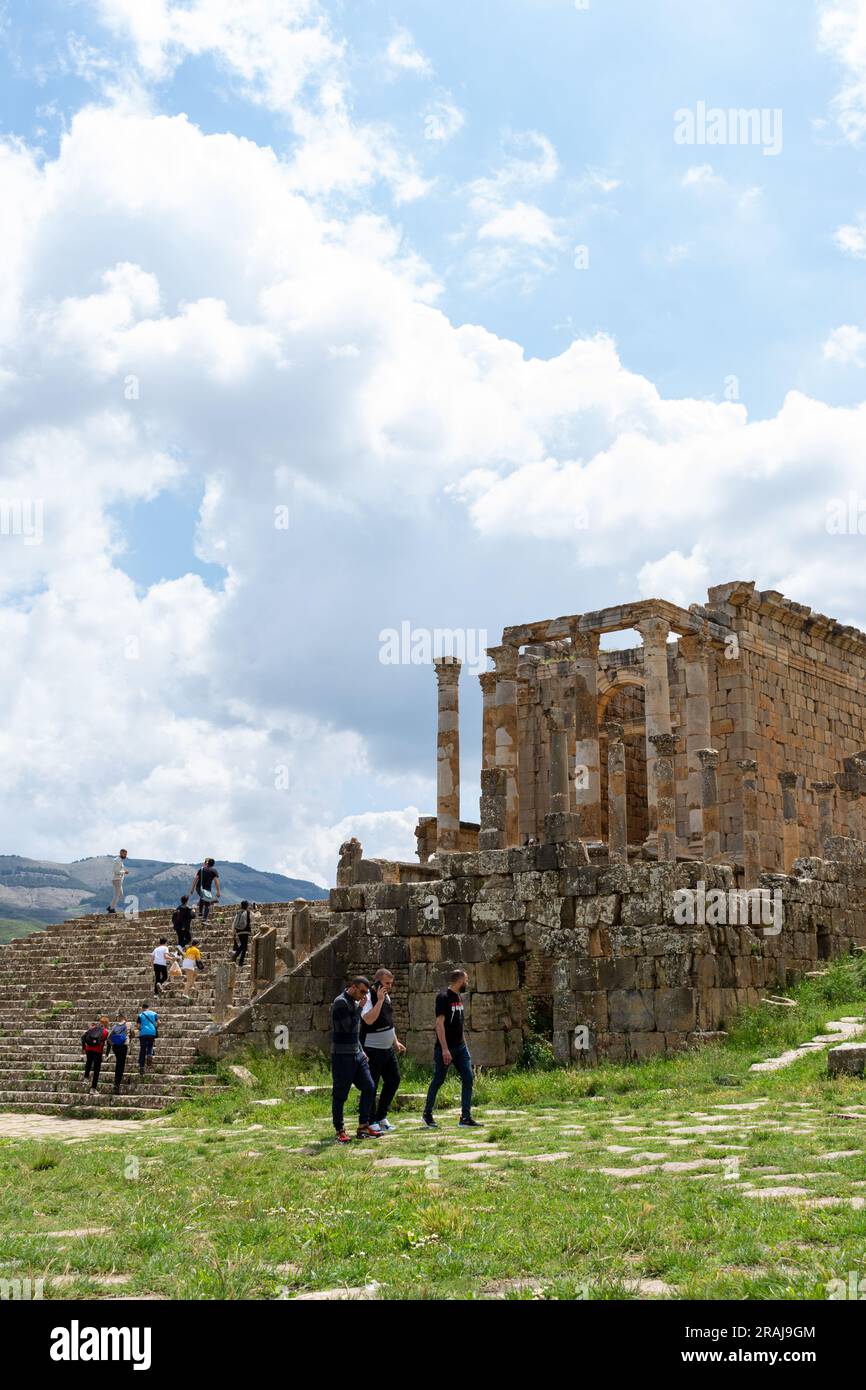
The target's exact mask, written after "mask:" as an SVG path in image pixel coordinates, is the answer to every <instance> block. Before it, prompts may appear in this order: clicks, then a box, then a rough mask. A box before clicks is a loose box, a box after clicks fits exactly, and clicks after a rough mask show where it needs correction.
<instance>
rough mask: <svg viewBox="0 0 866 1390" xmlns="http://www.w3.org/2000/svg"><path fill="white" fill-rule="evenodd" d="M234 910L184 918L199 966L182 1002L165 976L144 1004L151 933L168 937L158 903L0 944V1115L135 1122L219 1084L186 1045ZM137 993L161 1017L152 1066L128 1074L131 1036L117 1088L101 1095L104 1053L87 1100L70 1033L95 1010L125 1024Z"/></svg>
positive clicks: (201, 1015)
mask: <svg viewBox="0 0 866 1390" xmlns="http://www.w3.org/2000/svg"><path fill="white" fill-rule="evenodd" d="M268 906H269V907H270V906H271V905H268ZM273 906H276V905H273ZM235 911H236V908H235V907H234V906H226V907H224V908H213V909H212V910H211V914H210V919H209V921H208V922H207V924H205V925H202V924H201V923H199V922H195V923H194V930H193V935H194V936H195V937H196V939H197V940H198V943H199V946H200V947H201V950H202V955H203V959H204V969H203V970H201V971H198V972H197V975H196V988H195V993H194V996H193V999H192V1002H187V1001H186V1000H185V999H184V997H183V990H182V986H181V982H180V981H179V980H176V981H175V980H172V981H169V984H168V985H167V986H164V987H163V991H162V993H161V994H160V997H159V1000H158V1001H155V1000H154V992H153V967H152V963H151V958H150V953H151V951H152V950H153V948H154V946H156V945H157V943H158V941H159V938H160V937H161V936H164V937H165V938H166V940H167V941H168V942H169V944H170V945H174V944H176V936H175V933H174V930H173V928H172V925H171V910H169V909H165V910H157V911H150V912H142V913H141V914H140V915H139V917H138V918H127V917H125V916H122V915H121V914H118V915H117V916H108V915H105V914H101V915H94V916H89V917H79V918H76V919H75V920H74V921H70V922H64V923H62V924H58V925H55V926H50V927H48V928H47V929H46V930H45V931H39V932H34V933H33V934H32V935H31V936H28V937H24V938H21V939H18V940H14V941H11V942H9V943H8V944H6V945H2V946H0V1110H18V1111H36V1112H39V1113H42V1114H56V1113H62V1112H69V1113H76V1114H83V1113H96V1112H98V1113H104V1112H105V1111H109V1110H110V1111H112V1112H115V1113H116V1114H117V1115H118V1116H119V1117H123V1118H127V1117H135V1116H139V1117H142V1116H146V1115H152V1114H153V1113H154V1112H155V1111H158V1110H160V1109H162V1108H163V1107H165V1106H167V1105H171V1104H173V1103H176V1102H177V1101H180V1100H183V1099H185V1098H188V1097H189V1096H192V1095H195V1094H196V1093H197V1092H200V1091H201V1089H202V1088H203V1087H215V1086H218V1085H219V1084H220V1083H218V1081H217V1079H216V1076H215V1075H214V1074H213V1070H212V1069H211V1070H210V1071H209V1070H208V1064H207V1063H203V1062H202V1059H201V1058H199V1057H197V1054H196V1042H197V1040H198V1038H199V1037H200V1036H201V1034H202V1033H203V1032H204V1030H205V1028H206V1027H207V1025H208V1024H209V1023H210V1022H211V1021H212V1019H213V993H214V990H213V982H214V972H215V967H216V965H217V963H218V962H219V961H221V960H225V959H227V958H228V955H229V952H230V950H231V939H232V931H231V925H232V921H233V918H234V914H235ZM267 918H268V925H277V924H278V923H277V922H276V921H275V920H274V917H273V916H272V915H271V914H270V913H268V914H267ZM249 971H250V957H249V955H248V956H247V961H246V963H245V965H244V967H243V969H242V970H239V971H238V972H237V978H236V981H235V997H234V1004H235V1006H236V1007H241V1006H242V1005H243V1004H244V1003H246V1002H247V1000H248V999H249V989H250V979H249ZM145 1000H146V1001H147V1002H148V1004H151V1003H154V1002H156V1006H157V1009H158V1011H159V1015H160V1029H159V1038H158V1040H157V1043H156V1047H155V1050H154V1062H153V1063H152V1064H151V1066H149V1067H148V1069H147V1071H146V1073H145V1075H144V1077H139V1075H138V1043H137V1039H134V1040H133V1042H132V1044H131V1046H130V1050H129V1056H128V1057H127V1066H126V1074H125V1076H124V1080H123V1087H122V1091H121V1094H120V1095H117V1096H115V1095H113V1093H112V1088H113V1083H114V1056H113V1054H112V1055H111V1056H109V1057H106V1058H105V1059H104V1060H103V1064H102V1072H101V1075H100V1078H99V1090H98V1091H97V1093H96V1095H92V1094H91V1093H90V1091H89V1089H88V1087H89V1081H88V1083H87V1085H85V1082H84V1080H83V1071H84V1058H83V1053H82V1051H81V1034H82V1033H83V1032H84V1030H85V1029H86V1028H87V1027H88V1026H89V1024H91V1023H92V1022H94V1021H95V1019H96V1018H98V1017H99V1015H100V1014H106V1015H108V1017H109V1018H110V1019H111V1021H112V1022H114V1020H115V1019H116V1018H117V1016H118V1014H119V1013H124V1014H125V1015H126V1017H127V1019H129V1020H132V1021H134V1020H135V1018H136V1016H137V1015H138V1013H139V1012H140V1010H141V1005H142V1002H143V1001H145Z"/></svg>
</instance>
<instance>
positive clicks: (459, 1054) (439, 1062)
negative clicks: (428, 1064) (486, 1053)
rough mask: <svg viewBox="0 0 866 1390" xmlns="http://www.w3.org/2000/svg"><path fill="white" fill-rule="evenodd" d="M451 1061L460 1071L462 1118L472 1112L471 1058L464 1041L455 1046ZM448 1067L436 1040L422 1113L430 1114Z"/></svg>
mask: <svg viewBox="0 0 866 1390" xmlns="http://www.w3.org/2000/svg"><path fill="white" fill-rule="evenodd" d="M451 1061H452V1063H453V1065H454V1066H455V1067H456V1068H457V1070H458V1071H459V1073H460V1081H461V1083H462V1084H461V1092H460V1113H461V1115H462V1117H463V1119H464V1120H467V1119H468V1118H469V1116H470V1115H471V1114H472V1080H473V1078H472V1058H471V1057H470V1055H469V1048H468V1047H467V1046H466V1044H465V1042H464V1043H461V1044H460V1046H459V1047H455V1049H454V1051H453V1052H452V1053H451ZM447 1074H448V1068H447V1067H446V1065H445V1061H444V1058H443V1056H442V1048H441V1045H440V1044H439V1043H438V1042H437V1043H436V1045H435V1047H434V1048H433V1080H432V1081H431V1082H430V1089H429V1091H428V1092H427V1100H426V1101H425V1103H424V1114H425V1115H432V1114H433V1106H434V1105H435V1104H436V1097H437V1095H438V1094H439V1089H440V1087H441V1086H442V1084H443V1082H444V1081H445V1077H446V1075H447Z"/></svg>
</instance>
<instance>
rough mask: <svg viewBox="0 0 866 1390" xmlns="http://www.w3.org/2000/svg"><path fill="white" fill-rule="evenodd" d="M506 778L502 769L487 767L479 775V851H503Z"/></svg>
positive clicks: (504, 846)
mask: <svg viewBox="0 0 866 1390" xmlns="http://www.w3.org/2000/svg"><path fill="white" fill-rule="evenodd" d="M506 795H507V777H506V773H505V769H504V768H503V767H487V768H484V770H483V771H482V773H481V829H480V830H479V832H478V848H479V849H505V848H506V845H505V822H506V816H507V812H506Z"/></svg>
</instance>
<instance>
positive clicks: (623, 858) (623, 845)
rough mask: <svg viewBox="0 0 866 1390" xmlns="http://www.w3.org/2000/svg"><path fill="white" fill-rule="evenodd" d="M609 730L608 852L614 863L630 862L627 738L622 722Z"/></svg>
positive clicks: (607, 726) (612, 725)
mask: <svg viewBox="0 0 866 1390" xmlns="http://www.w3.org/2000/svg"><path fill="white" fill-rule="evenodd" d="M605 732H606V733H607V854H608V859H609V860H610V862H611V864H627V863H628V815H627V809H626V808H627V797H626V772H625V740H624V737H623V735H624V730H623V726H622V724H617V723H613V722H611V723H609V724H606V725H605Z"/></svg>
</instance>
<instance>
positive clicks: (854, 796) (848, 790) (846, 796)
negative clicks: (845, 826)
mask: <svg viewBox="0 0 866 1390" xmlns="http://www.w3.org/2000/svg"><path fill="white" fill-rule="evenodd" d="M839 791H840V792H841V793H842V800H843V801H847V802H848V804H849V806H850V805H853V804H854V802H855V801H859V800H860V792H859V790H857V788H855V787H840V788H839Z"/></svg>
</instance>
